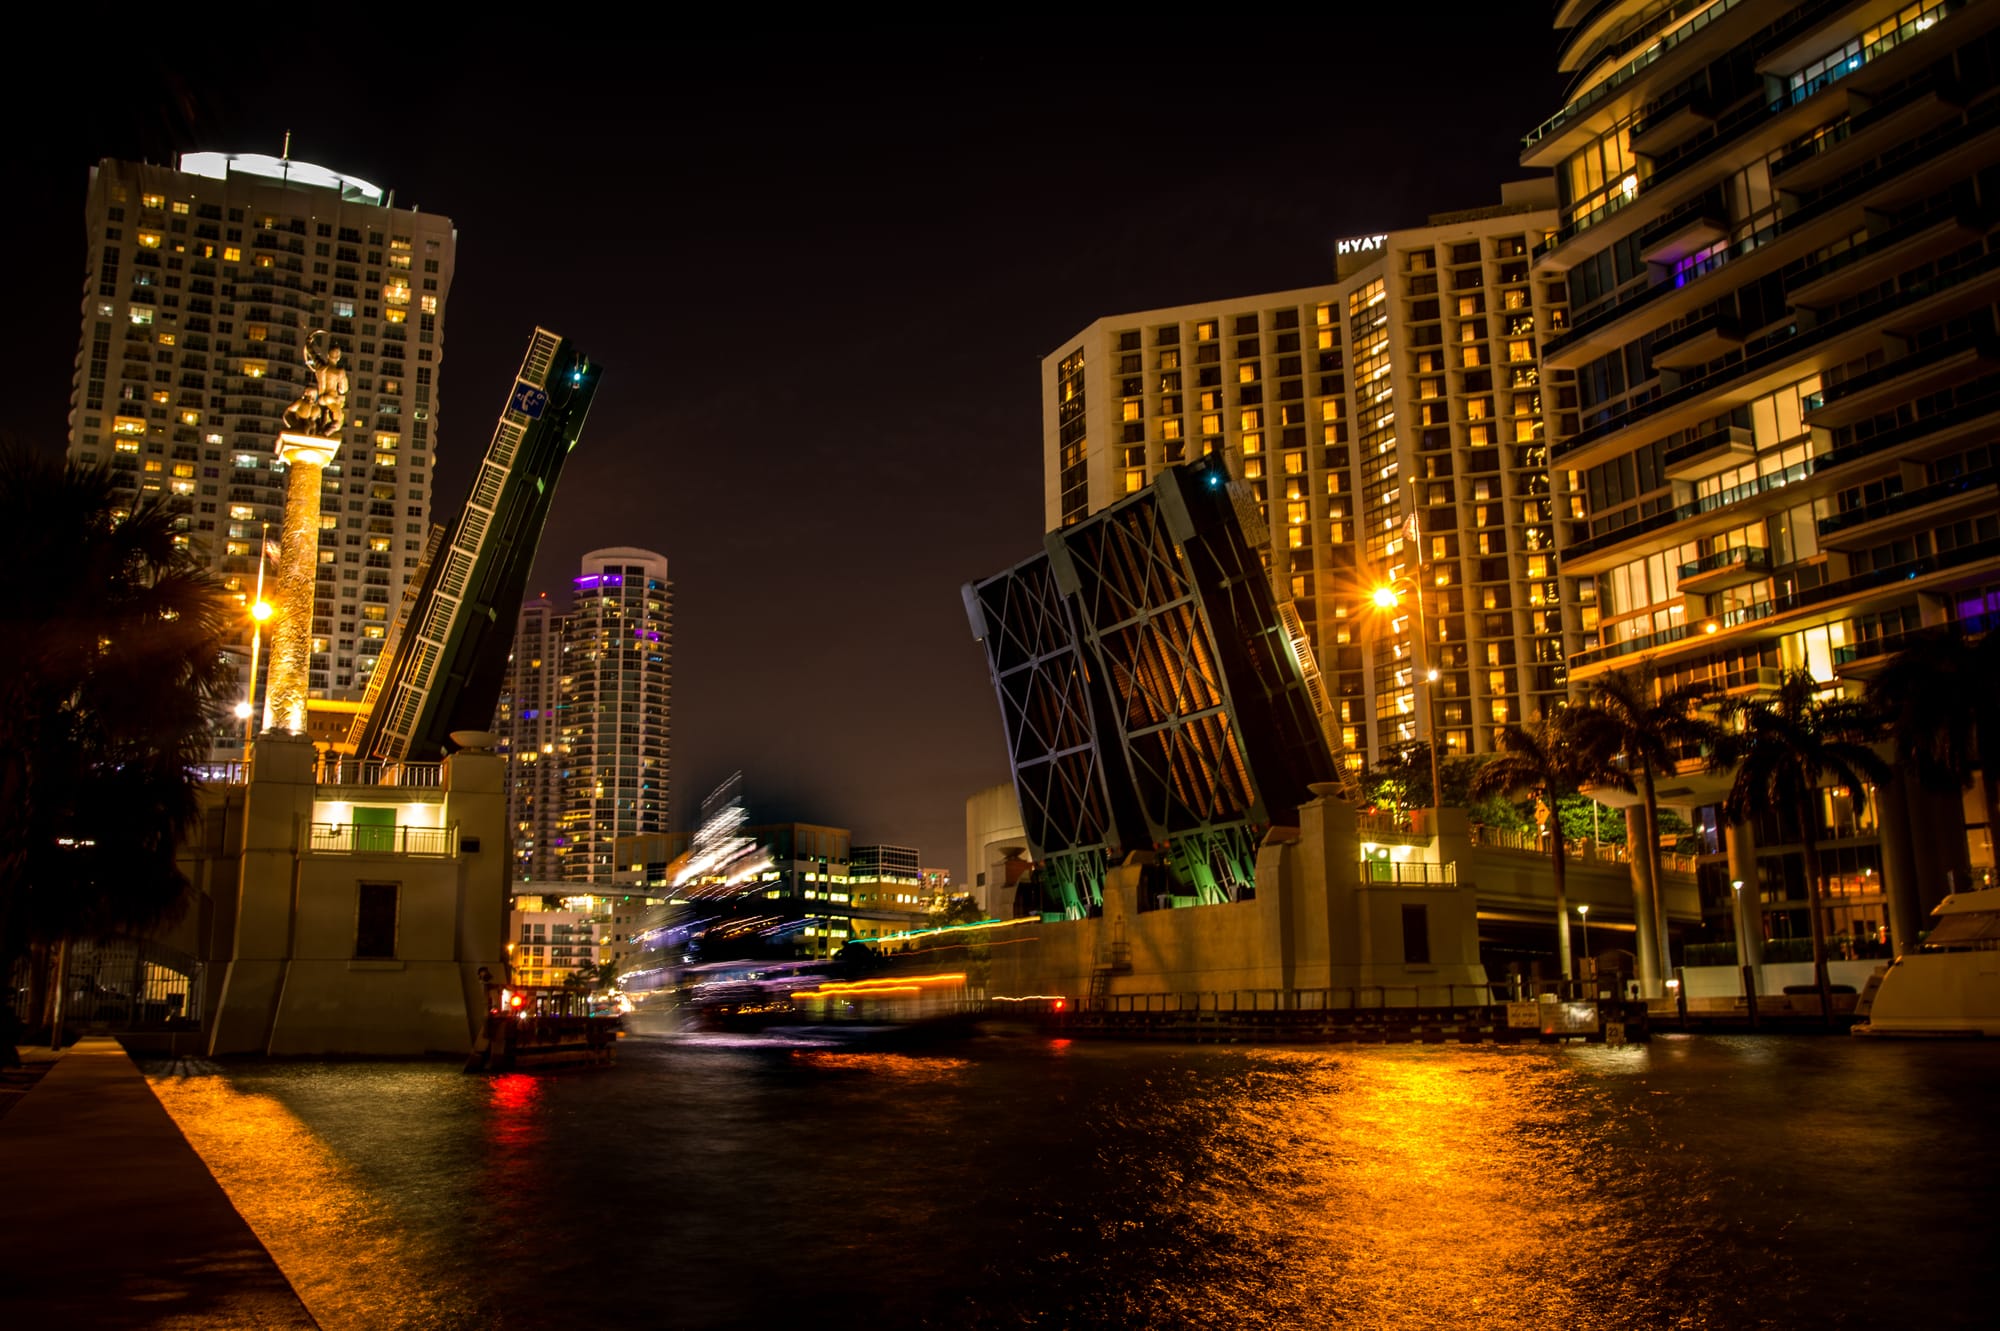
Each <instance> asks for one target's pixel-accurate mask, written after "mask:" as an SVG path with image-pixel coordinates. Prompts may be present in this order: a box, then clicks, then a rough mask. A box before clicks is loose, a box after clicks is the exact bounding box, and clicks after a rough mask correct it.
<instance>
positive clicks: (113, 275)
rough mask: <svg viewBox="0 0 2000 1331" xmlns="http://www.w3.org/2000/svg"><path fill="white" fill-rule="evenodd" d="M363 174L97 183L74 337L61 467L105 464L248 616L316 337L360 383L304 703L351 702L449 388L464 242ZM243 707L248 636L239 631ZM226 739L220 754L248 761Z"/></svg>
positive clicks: (287, 164) (129, 175)
mask: <svg viewBox="0 0 2000 1331" xmlns="http://www.w3.org/2000/svg"><path fill="white" fill-rule="evenodd" d="M391 204H392V198H391V196H390V195H388V194H386V193H385V192H384V191H383V190H381V189H380V188H378V187H377V186H375V185H372V184H369V183H368V182H366V181H363V180H359V179H356V178H355V177H353V176H348V175H344V174H341V173H339V172H335V171H330V170H327V169H325V168H323V167H318V166H313V165H311V164H309V163H306V162H298V161H290V160H284V159H279V158H272V157H262V156H257V155H255V154H225V153H212V152H203V153H187V154H184V155H183V156H182V157H181V159H180V163H179V168H178V169H174V168H171V167H164V166H153V165H149V164H145V163H139V162H121V161H114V160H108V159H107V160H105V161H103V162H100V163H99V164H98V165H97V166H95V167H93V168H92V169H91V176H90V189H89V195H88V200H87V203H86V210H85V220H86V227H87V232H88V247H89V253H88V258H87V261H86V276H85V281H84V290H83V303H82V316H83V335H82V340H81V344H80V348H79V351H78V354H77V361H76V375H75V381H74V386H73V390H72V399H71V410H70V420H69V444H68V447H69V456H70V458H71V459H72V460H74V461H77V462H82V463H95V464H100V465H106V466H109V467H110V468H111V469H112V471H113V473H114V475H115V476H116V477H117V478H118V479H119V482H120V484H121V486H122V487H123V490H124V492H125V493H126V494H127V495H128V496H129V497H130V498H131V499H132V500H133V501H134V502H137V501H138V500H141V499H157V500H160V501H162V502H164V503H165V504H166V505H167V506H168V508H169V509H170V510H172V512H173V513H174V519H175V523H176V526H177V536H178V539H180V540H182V541H183V542H184V543H185V544H186V545H187V546H188V547H189V548H191V549H193V550H196V551H198V552H200V554H201V555H202V557H203V559H204V561H205V562H206V564H207V566H208V567H209V568H210V569H211V570H213V571H214V573H215V574H216V575H217V576H218V577H219V578H220V579H221V580H222V581H223V583H224V584H225V586H226V587H227V588H228V589H229V590H230V591H231V592H232V593H234V594H235V595H236V596H238V597H239V598H241V599H243V600H244V601H245V602H246V609H247V601H248V598H249V597H250V596H251V594H252V593H253V591H254V588H255V584H256V581H257V571H258V560H259V555H260V553H261V552H262V545H263V538H264V533H265V524H267V523H268V524H269V526H270V531H271V533H272V535H273V536H275V535H276V532H277V529H278V523H279V518H280V514H281V512H282V510H283V506H284V495H285V490H284V479H285V478H284V473H283V472H282V471H278V470H275V469H274V465H275V462H276V458H275V453H274V447H275V444H276V442H277V437H278V433H279V429H280V416H281V414H282V413H283V411H284V410H285V408H286V407H287V406H288V405H290V404H291V402H292V401H293V400H294V399H296V398H297V397H298V396H299V393H300V391H301V390H302V389H303V388H304V387H306V385H307V381H308V377H309V376H308V371H307V370H306V368H305V366H304V364H303V362H302V361H301V359H300V351H301V348H302V347H303V345H304V343H305V339H306V337H307V336H308V335H309V334H310V333H311V332H312V331H313V330H314V329H319V328H323V329H326V330H327V331H328V332H329V333H331V334H332V337H333V340H334V342H335V343H336V344H338V345H339V346H341V347H342V348H343V350H344V358H345V364H346V366H347V368H348V371H349V395H348V398H347V414H346V425H345V428H344V430H343V437H342V439H341V447H340V452H339V454H338V456H337V457H336V458H335V459H334V460H333V461H332V462H331V463H330V464H329V465H328V466H327V468H326V472H325V492H324V499H323V501H322V506H321V514H322V516H321V530H320V550H319V558H320V579H319V583H318V588H317V598H316V605H315V612H314V619H313V633H312V647H313V652H312V659H311V669H310V676H309V687H310V694H311V696H312V697H315V698H324V699H331V700H335V701H347V702H352V701H358V700H359V699H360V698H361V696H362V692H363V690H364V688H365V686H366V684H367V682H368V677H369V674H370V672H372V671H373V670H374V668H375V665H376V662H377V660H378V659H379V657H380V654H381V652H382V650H383V641H384V639H385V638H386V636H387V634H388V631H389V627H390V620H391V618H392V617H393V615H394V613H395V607H396V606H397V605H398V604H399V603H400V601H401V599H402V593H403V586H404V583H405V581H406V580H407V579H408V578H409V575H410V573H411V571H412V570H413V569H414V568H415V567H416V566H417V564H418V562H419V559H420V556H421V554H422V547H423V543H424V538H425V534H426V527H427V524H428V522H429V519H430V494H431V476H432V462H433V458H434V450H435V448H436V446H437V442H438V441H437V434H436V425H437V418H436V412H437V410H438V398H437V393H438V374H439V370H440V369H441V364H442V360H443V354H444V315H445V300H446V296H447V295H448V294H449V292H450V289H451V278H452V264H453V256H454V252H455V249H456V244H457V234H456V232H455V231H454V229H453V227H452V224H451V221H450V220H449V219H447V218H443V217H437V216H433V215H431V214H427V213H421V212H417V211H415V210H414V209H395V208H393V207H392V206H391ZM240 635H241V651H240V655H239V659H240V660H241V661H242V666H241V671H242V677H243V684H242V688H243V696H244V697H245V698H246V699H247V698H248V697H249V696H250V688H251V684H250V680H249V656H250V651H249V648H250V635H251V621H250V619H249V617H248V616H247V614H246V615H245V617H244V618H243V620H242V622H241V625H240ZM241 746H242V729H241V727H240V725H238V724H235V723H231V724H228V725H226V726H225V727H224V730H223V733H221V734H220V735H218V737H217V748H218V750H219V751H220V752H222V753H225V754H228V755H229V756H236V755H238V754H240V752H241Z"/></svg>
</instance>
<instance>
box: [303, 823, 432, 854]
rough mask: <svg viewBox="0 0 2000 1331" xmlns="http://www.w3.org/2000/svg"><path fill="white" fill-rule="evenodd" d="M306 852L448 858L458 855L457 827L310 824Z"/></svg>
mask: <svg viewBox="0 0 2000 1331" xmlns="http://www.w3.org/2000/svg"><path fill="white" fill-rule="evenodd" d="M306 849H307V850H308V851H309V852H310V853H311V854H314V855H416V856H424V857H427V858H431V859H450V858H451V857H452V856H454V855H456V854H457V853H458V828H457V827H410V826H407V825H401V824H399V825H397V826H393V827H384V826H377V825H374V824H366V823H312V824H310V825H309V826H308V828H307V839H306Z"/></svg>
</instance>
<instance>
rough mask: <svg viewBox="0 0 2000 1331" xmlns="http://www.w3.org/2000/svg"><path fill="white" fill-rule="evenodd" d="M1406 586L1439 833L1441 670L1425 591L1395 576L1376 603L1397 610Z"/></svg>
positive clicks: (1433, 830) (1433, 819)
mask: <svg viewBox="0 0 2000 1331" xmlns="http://www.w3.org/2000/svg"><path fill="white" fill-rule="evenodd" d="M1404 586H1407V587H1408V588H1409V589H1410V595H1411V596H1412V597H1413V598H1414V599H1415V600H1416V603H1417V669H1418V670H1419V671H1420V672H1422V674H1423V677H1424V729H1425V730H1426V731H1428V732H1429V735H1428V738H1429V741H1430V751H1431V835H1432V836H1436V835H1437V830H1438V828H1437V824H1438V810H1439V809H1440V808H1442V807H1444V791H1443V789H1442V788H1441V787H1440V786H1439V785H1438V735H1437V697H1436V690H1435V688H1434V687H1433V686H1434V685H1435V684H1436V683H1437V677H1438V672H1437V671H1435V670H1433V669H1431V648H1430V630H1429V628H1428V627H1427V625H1426V623H1425V620H1424V592H1423V588H1422V587H1420V586H1418V585H1417V581H1416V579H1414V578H1411V577H1408V576H1405V577H1400V578H1395V579H1392V580H1390V581H1389V582H1385V583H1383V584H1382V585H1381V586H1380V587H1377V588H1376V589H1375V592H1374V601H1375V604H1376V605H1377V606H1378V607H1380V608H1381V609H1383V610H1394V609H1395V608H1396V607H1397V606H1399V605H1401V604H1402V598H1401V597H1399V596H1397V595H1396V588H1398V587H1404Z"/></svg>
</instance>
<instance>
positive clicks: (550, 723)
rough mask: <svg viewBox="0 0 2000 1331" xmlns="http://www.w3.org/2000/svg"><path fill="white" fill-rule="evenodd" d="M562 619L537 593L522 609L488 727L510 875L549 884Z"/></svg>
mask: <svg viewBox="0 0 2000 1331" xmlns="http://www.w3.org/2000/svg"><path fill="white" fill-rule="evenodd" d="M562 626H563V617H562V615H561V613H560V612H558V611H557V610H556V608H555V607H554V606H552V605H551V604H550V603H549V600H548V598H547V596H541V597H538V598H536V599H535V600H532V601H530V602H528V603H527V604H526V605H524V606H522V607H521V617H520V619H519V620H518V621H516V623H515V625H514V647H513V650H512V651H511V652H510V653H509V654H508V657H507V676H506V679H505V680H504V681H503V682H502V684H501V686H500V707H499V710H498V712H497V714H496V715H495V717H494V722H493V729H494V730H495V731H497V732H498V733H499V735H500V752H501V753H502V754H503V755H504V756H505V757H506V759H507V821H508V825H509V827H510V828H512V835H513V846H512V850H513V857H514V877H515V880H516V881H518V882H554V881H556V880H559V879H560V878H561V877H562V867H561V866H562V859H563V856H562V854H561V852H562V851H563V850H566V849H567V847H564V846H560V845H558V844H557V842H558V839H559V837H560V836H561V831H560V829H561V827H562V802H563V779H562V773H563V764H564V762H565V760H566V759H567V756H568V753H569V749H568V745H567V743H566V742H565V741H564V739H563V734H562V717H563V710H564V709H563V697H562V679H563V642H562Z"/></svg>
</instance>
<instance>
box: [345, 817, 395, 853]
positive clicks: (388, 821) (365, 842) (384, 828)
mask: <svg viewBox="0 0 2000 1331" xmlns="http://www.w3.org/2000/svg"><path fill="white" fill-rule="evenodd" d="M395 848H396V811H395V810H394V809H364V808H360V807H358V806H357V807H356V808H355V810H354V849H355V850H356V851H357V852H367V851H371V850H373V851H392V850H394V849H395Z"/></svg>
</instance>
